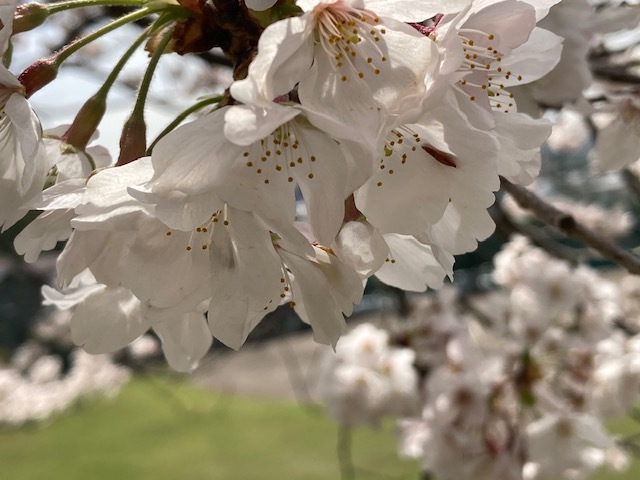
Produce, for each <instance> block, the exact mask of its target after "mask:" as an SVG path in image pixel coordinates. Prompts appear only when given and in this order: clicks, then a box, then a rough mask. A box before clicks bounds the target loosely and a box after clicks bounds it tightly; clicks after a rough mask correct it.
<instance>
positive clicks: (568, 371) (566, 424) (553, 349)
mask: <svg viewBox="0 0 640 480" xmlns="http://www.w3.org/2000/svg"><path fill="white" fill-rule="evenodd" d="M495 267H496V270H495V274H494V278H495V281H496V283H498V284H499V285H500V286H501V291H500V292H498V293H495V294H493V297H492V298H491V301H490V303H488V304H486V305H478V309H480V310H483V311H485V312H487V313H486V316H482V317H481V318H482V320H483V321H482V323H481V322H480V321H478V320H477V319H475V318H473V317H468V316H461V315H460V314H459V313H458V311H457V309H456V308H455V302H454V298H453V296H449V297H445V296H440V298H436V299H434V300H433V301H431V302H429V303H428V304H427V305H426V306H423V307H422V308H420V309H419V310H418V311H417V312H416V314H415V316H414V318H413V319H412V322H413V325H412V326H411V328H410V332H411V334H410V335H405V337H400V340H402V341H403V343H409V346H410V347H411V348H413V349H415V351H416V366H417V368H418V369H419V370H420V371H421V372H422V373H423V375H424V380H423V381H422V387H421V388H422V391H421V395H422V402H423V411H422V415H421V417H420V418H414V419H411V418H407V419H404V420H402V421H401V422H400V425H401V428H402V432H403V433H402V442H401V448H400V451H401V453H403V454H405V455H409V456H413V457H418V458H421V459H422V460H423V467H424V469H425V470H427V471H430V472H433V473H434V474H435V476H436V477H437V478H442V479H471V478H473V479H485V478H486V479H491V478H505V479H532V480H533V479H535V480H552V479H560V478H587V477H588V476H589V475H590V474H591V473H593V472H594V471H595V470H597V469H598V468H600V467H601V466H608V467H611V468H614V469H617V470H620V469H623V468H625V467H626V466H627V457H626V452H625V451H624V450H623V449H622V448H621V447H620V446H619V445H618V444H617V443H616V441H615V439H614V438H613V437H612V435H611V434H610V433H609V432H608V431H607V429H606V428H605V426H604V421H605V420H606V419H609V418H616V417H620V416H622V415H625V414H627V413H629V412H630V410H631V409H632V408H633V406H634V405H635V404H636V403H637V401H638V399H639V394H640V343H639V341H640V337H638V335H637V332H638V330H637V329H636V328H634V326H635V325H636V324H637V318H638V313H639V311H638V300H637V294H635V295H629V291H630V289H629V288H628V287H626V288H624V287H621V286H619V285H618V284H617V283H614V282H611V281H607V280H605V279H603V278H602V277H601V276H600V275H598V274H597V273H596V272H595V271H593V270H590V269H588V268H587V267H571V266H570V265H569V264H567V263H566V262H564V261H561V260H557V259H553V258H552V257H550V256H549V255H548V254H547V253H545V252H544V251H543V250H541V249H539V248H534V247H532V246H531V245H530V244H529V242H528V241H527V240H526V239H525V238H524V237H516V238H514V239H513V240H512V241H511V242H510V243H509V244H507V245H506V246H505V248H504V249H503V250H502V251H501V253H500V254H499V255H497V257H496V259H495ZM629 279H632V280H631V283H634V284H635V285H637V281H635V282H634V280H636V277H630V276H629V277H625V282H624V283H629ZM636 291H637V290H636ZM486 301H487V299H485V302H486ZM489 305H490V309H489V308H487V307H488V306H489ZM623 305H626V307H622V306H623ZM542 306H544V307H542ZM541 307H542V308H541ZM621 326H622V327H621ZM406 331H408V330H406V329H405V332H406ZM461 458H464V459H465V461H464V462H461V461H460V459H461Z"/></svg>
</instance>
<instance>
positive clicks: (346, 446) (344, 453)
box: [337, 425, 356, 480]
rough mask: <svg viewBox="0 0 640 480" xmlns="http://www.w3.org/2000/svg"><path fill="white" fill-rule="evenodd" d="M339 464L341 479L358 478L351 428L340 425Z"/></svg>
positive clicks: (350, 479)
mask: <svg viewBox="0 0 640 480" xmlns="http://www.w3.org/2000/svg"><path fill="white" fill-rule="evenodd" d="M337 451H338V463H339V465H340V479H341V480H354V479H355V478H356V473H355V468H354V467H353V456H352V454H351V428H349V427H345V426H342V425H340V426H339V427H338V445H337Z"/></svg>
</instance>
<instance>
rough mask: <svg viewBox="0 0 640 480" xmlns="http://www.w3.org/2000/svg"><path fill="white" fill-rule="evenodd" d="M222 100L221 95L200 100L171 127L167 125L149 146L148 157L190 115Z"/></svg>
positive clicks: (180, 115)
mask: <svg viewBox="0 0 640 480" xmlns="http://www.w3.org/2000/svg"><path fill="white" fill-rule="evenodd" d="M222 99H223V96H222V95H219V96H217V97H210V98H205V99H203V100H200V101H199V102H197V103H194V104H193V105H191V106H190V107H189V108H187V109H186V110H184V111H183V112H182V113H180V114H179V115H178V116H177V117H176V118H174V119H173V121H172V122H171V123H170V124H169V125H167V127H166V128H165V129H164V130H162V132H160V134H159V135H158V136H157V137H156V139H155V140H154V141H153V142H152V143H151V145H149V148H148V149H147V155H151V151H152V150H153V147H155V146H156V143H158V142H159V141H160V140H161V139H162V138H163V137H164V136H165V135H166V134H167V133H169V132H171V131H172V130H173V129H174V128H176V127H177V126H178V125H180V124H181V123H182V122H183V121H184V119H185V118H187V117H188V116H189V115H191V114H192V113H194V112H197V111H198V110H201V109H203V108H204V107H206V106H207V105H212V104H214V103H220V101H221V100H222Z"/></svg>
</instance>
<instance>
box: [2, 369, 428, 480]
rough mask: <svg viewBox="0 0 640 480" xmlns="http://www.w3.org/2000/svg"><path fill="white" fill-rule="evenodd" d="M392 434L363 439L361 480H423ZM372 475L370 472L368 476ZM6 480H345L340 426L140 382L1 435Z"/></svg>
mask: <svg viewBox="0 0 640 480" xmlns="http://www.w3.org/2000/svg"><path fill="white" fill-rule="evenodd" d="M395 445H396V442H395V437H394V435H393V431H392V428H391V427H390V426H389V427H387V428H383V429H382V430H381V431H380V432H376V431H371V430H368V429H360V430H358V431H356V432H355V434H354V437H353V457H354V463H355V465H356V469H357V470H356V471H357V473H358V475H357V477H358V478H366V479H415V478H417V474H416V472H417V468H418V467H417V464H416V463H412V462H406V461H401V460H398V459H397V458H396V455H395ZM360 467H362V468H360ZM0 478H2V479H5V478H6V479H11V480H35V479H46V480H57V479H60V480H76V479H78V480H80V479H82V480H86V479H91V480H102V479H105V480H106V479H109V480H116V479H117V480H127V479H135V480H147V479H149V480H163V479H171V480H199V479H203V480H204V479H207V480H216V479H225V480H227V479H232V480H236V479H238V480H243V479H260V480H263V479H264V480H270V479H278V480H289V479H305V480H307V479H308V480H313V479H333V478H339V469H338V462H337V460H336V427H335V425H334V424H333V423H332V422H331V421H329V420H328V419H327V418H326V417H325V416H324V415H323V414H322V413H321V412H318V411H314V410H305V409H302V408H300V407H299V406H297V405H293V404H286V403H277V402H268V401H263V400H260V401H258V400H255V399H245V398H240V397H230V396H220V395H217V394H215V393H211V392H208V391H202V390H198V389H195V388H193V387H190V386H188V385H185V384H183V383H175V382H171V381H170V380H166V379H161V378H155V377H154V378H147V379H143V378H138V379H135V380H134V381H132V382H131V383H130V384H129V385H127V386H126V387H125V388H124V389H123V390H122V392H121V394H120V395H119V396H118V397H117V398H115V399H112V400H100V401H91V402H87V404H85V405H83V406H82V407H81V408H78V409H76V411H74V412H70V413H68V414H65V415H63V416H61V417H58V418H56V419H54V420H52V421H51V422H49V424H48V425H41V426H35V425H34V426H28V427H25V428H21V429H17V430H15V429H14V430H7V429H5V430H0Z"/></svg>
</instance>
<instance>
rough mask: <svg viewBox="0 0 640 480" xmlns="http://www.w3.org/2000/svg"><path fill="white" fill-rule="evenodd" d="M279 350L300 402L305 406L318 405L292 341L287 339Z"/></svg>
mask: <svg viewBox="0 0 640 480" xmlns="http://www.w3.org/2000/svg"><path fill="white" fill-rule="evenodd" d="M278 351H279V352H280V355H282V359H283V360H284V365H285V367H286V369H287V375H288V376H289V381H290V382H291V386H292V387H293V392H294V394H295V396H296V400H297V401H298V403H299V404H301V405H305V406H314V405H317V404H316V402H314V401H313V397H312V396H311V393H310V392H309V386H308V385H307V379H306V378H305V375H304V372H303V371H302V367H301V365H300V362H299V361H298V357H297V356H296V352H295V351H294V350H293V347H292V346H291V343H290V342H289V341H288V340H287V339H285V340H284V341H283V342H282V346H281V348H279V349H278Z"/></svg>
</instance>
